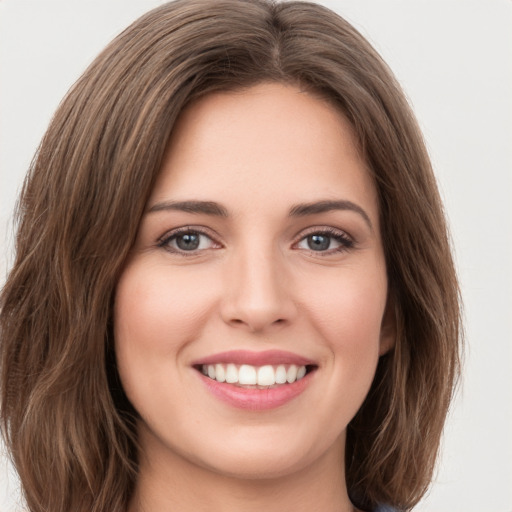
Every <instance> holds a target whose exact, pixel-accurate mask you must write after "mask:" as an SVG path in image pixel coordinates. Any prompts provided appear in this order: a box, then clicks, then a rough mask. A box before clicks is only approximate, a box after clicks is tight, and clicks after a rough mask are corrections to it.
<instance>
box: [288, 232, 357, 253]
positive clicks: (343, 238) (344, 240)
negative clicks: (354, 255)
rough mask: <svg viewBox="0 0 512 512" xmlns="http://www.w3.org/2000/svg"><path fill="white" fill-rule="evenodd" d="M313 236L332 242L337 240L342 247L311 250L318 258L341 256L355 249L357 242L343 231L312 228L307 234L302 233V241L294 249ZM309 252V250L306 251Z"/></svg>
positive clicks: (296, 243)
mask: <svg viewBox="0 0 512 512" xmlns="http://www.w3.org/2000/svg"><path fill="white" fill-rule="evenodd" d="M313 235H320V236H326V237H329V238H330V239H332V240H335V241H336V242H338V243H339V244H340V245H339V247H335V248H333V249H328V250H326V251H315V250H313V249H309V252H310V253H312V254H315V255H317V256H320V257H323V256H331V255H333V254H339V253H342V252H345V251H348V250H350V249H353V248H354V247H355V242H354V240H353V239H352V238H350V237H349V236H348V235H347V234H346V233H345V232H344V231H341V230H339V229H336V228H330V227H322V228H310V229H309V230H308V231H307V232H306V233H301V235H300V239H299V240H298V241H297V242H295V243H294V244H293V245H294V247H295V246H297V245H298V244H299V243H300V242H302V241H303V240H307V238H308V237H310V236H313ZM306 250H308V249H306Z"/></svg>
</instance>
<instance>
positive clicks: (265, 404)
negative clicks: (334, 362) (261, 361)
mask: <svg viewBox="0 0 512 512" xmlns="http://www.w3.org/2000/svg"><path fill="white" fill-rule="evenodd" d="M313 373H314V372H311V373H308V374H306V375H305V376H304V377H303V378H302V379H300V380H297V381H295V382H293V383H292V384H282V385H279V386H277V387H275V388H265V389H257V388H243V387H239V386H235V385H233V384H227V383H226V382H218V381H216V380H214V379H210V378H209V377H206V376H204V375H203V374H201V373H199V372H198V375H199V377H200V378H201V380H202V381H203V383H204V384H205V385H206V387H207V389H208V390H209V391H210V392H211V393H212V394H213V395H215V396H216V397H217V398H219V399H220V400H222V401H223V402H225V403H227V404H229V405H231V406H233V407H237V408H239V409H248V410H252V411H263V410H267V409H275V408H276V407H280V406H282V405H285V404H286V403H288V402H290V401H291V400H293V399H294V398H296V397H297V396H299V395H300V394H301V393H302V392H303V391H304V390H305V389H306V387H307V386H308V385H309V383H310V382H311V378H312V375H313Z"/></svg>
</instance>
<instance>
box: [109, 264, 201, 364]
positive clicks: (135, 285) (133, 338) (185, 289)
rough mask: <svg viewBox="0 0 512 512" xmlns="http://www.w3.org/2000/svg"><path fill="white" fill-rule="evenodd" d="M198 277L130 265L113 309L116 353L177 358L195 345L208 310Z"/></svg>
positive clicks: (125, 272) (118, 288)
mask: <svg viewBox="0 0 512 512" xmlns="http://www.w3.org/2000/svg"><path fill="white" fill-rule="evenodd" d="M208 290H209V288H208V287H207V286H204V282H202V280H201V276H194V275H193V274H191V273H180V272H174V273H170V272H168V271H162V269H161V268H159V267H158V266H147V265H146V266H144V265H141V264H133V265H132V266H128V267H127V268H126V270H125V271H124V273H123V275H122V277H121V279H120V281H119V284H118V287H117V290H116V299H115V308H114V326H115V340H116V348H117V351H118V353H121V352H123V351H124V350H125V349H126V348H127V347H130V350H134V351H138V352H141V353H143V354H144V356H145V357H149V356H150V355H152V356H154V357H155V358H159V357H161V356H164V355H169V353H174V352H177V351H178V350H179V349H180V347H181V345H183V344H185V343H186V342H187V341H188V340H191V339H193V338H194V337H195V336H196V335H197V332H196V330H197V329H198V328H199V326H200V325H201V317H202V316H203V315H205V314H206V312H207V310H208V308H209V307H210V306H211V297H210V296H209V295H208Z"/></svg>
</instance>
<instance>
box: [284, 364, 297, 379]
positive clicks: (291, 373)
mask: <svg viewBox="0 0 512 512" xmlns="http://www.w3.org/2000/svg"><path fill="white" fill-rule="evenodd" d="M296 379H297V367H296V366H295V365H294V364H292V365H291V366H290V368H288V371H287V372H286V380H287V381H288V383H289V384H291V383H292V382H295V380H296Z"/></svg>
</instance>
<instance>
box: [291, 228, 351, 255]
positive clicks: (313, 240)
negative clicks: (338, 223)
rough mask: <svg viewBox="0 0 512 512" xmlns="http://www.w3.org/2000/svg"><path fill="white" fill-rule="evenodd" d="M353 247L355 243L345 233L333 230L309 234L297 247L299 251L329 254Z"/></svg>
mask: <svg viewBox="0 0 512 512" xmlns="http://www.w3.org/2000/svg"><path fill="white" fill-rule="evenodd" d="M353 246H354V242H353V241H352V239H350V238H349V237H348V236H347V235H346V234H345V233H343V231H339V230H337V229H332V228H331V229H322V230H318V231H313V232H311V233H308V234H307V235H306V236H305V237H303V238H301V239H300V240H299V242H298V243H297V245H296V247H297V249H306V250H308V251H314V252H323V253H329V254H330V253H336V252H342V251H345V250H347V249H350V248H351V247H353Z"/></svg>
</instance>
